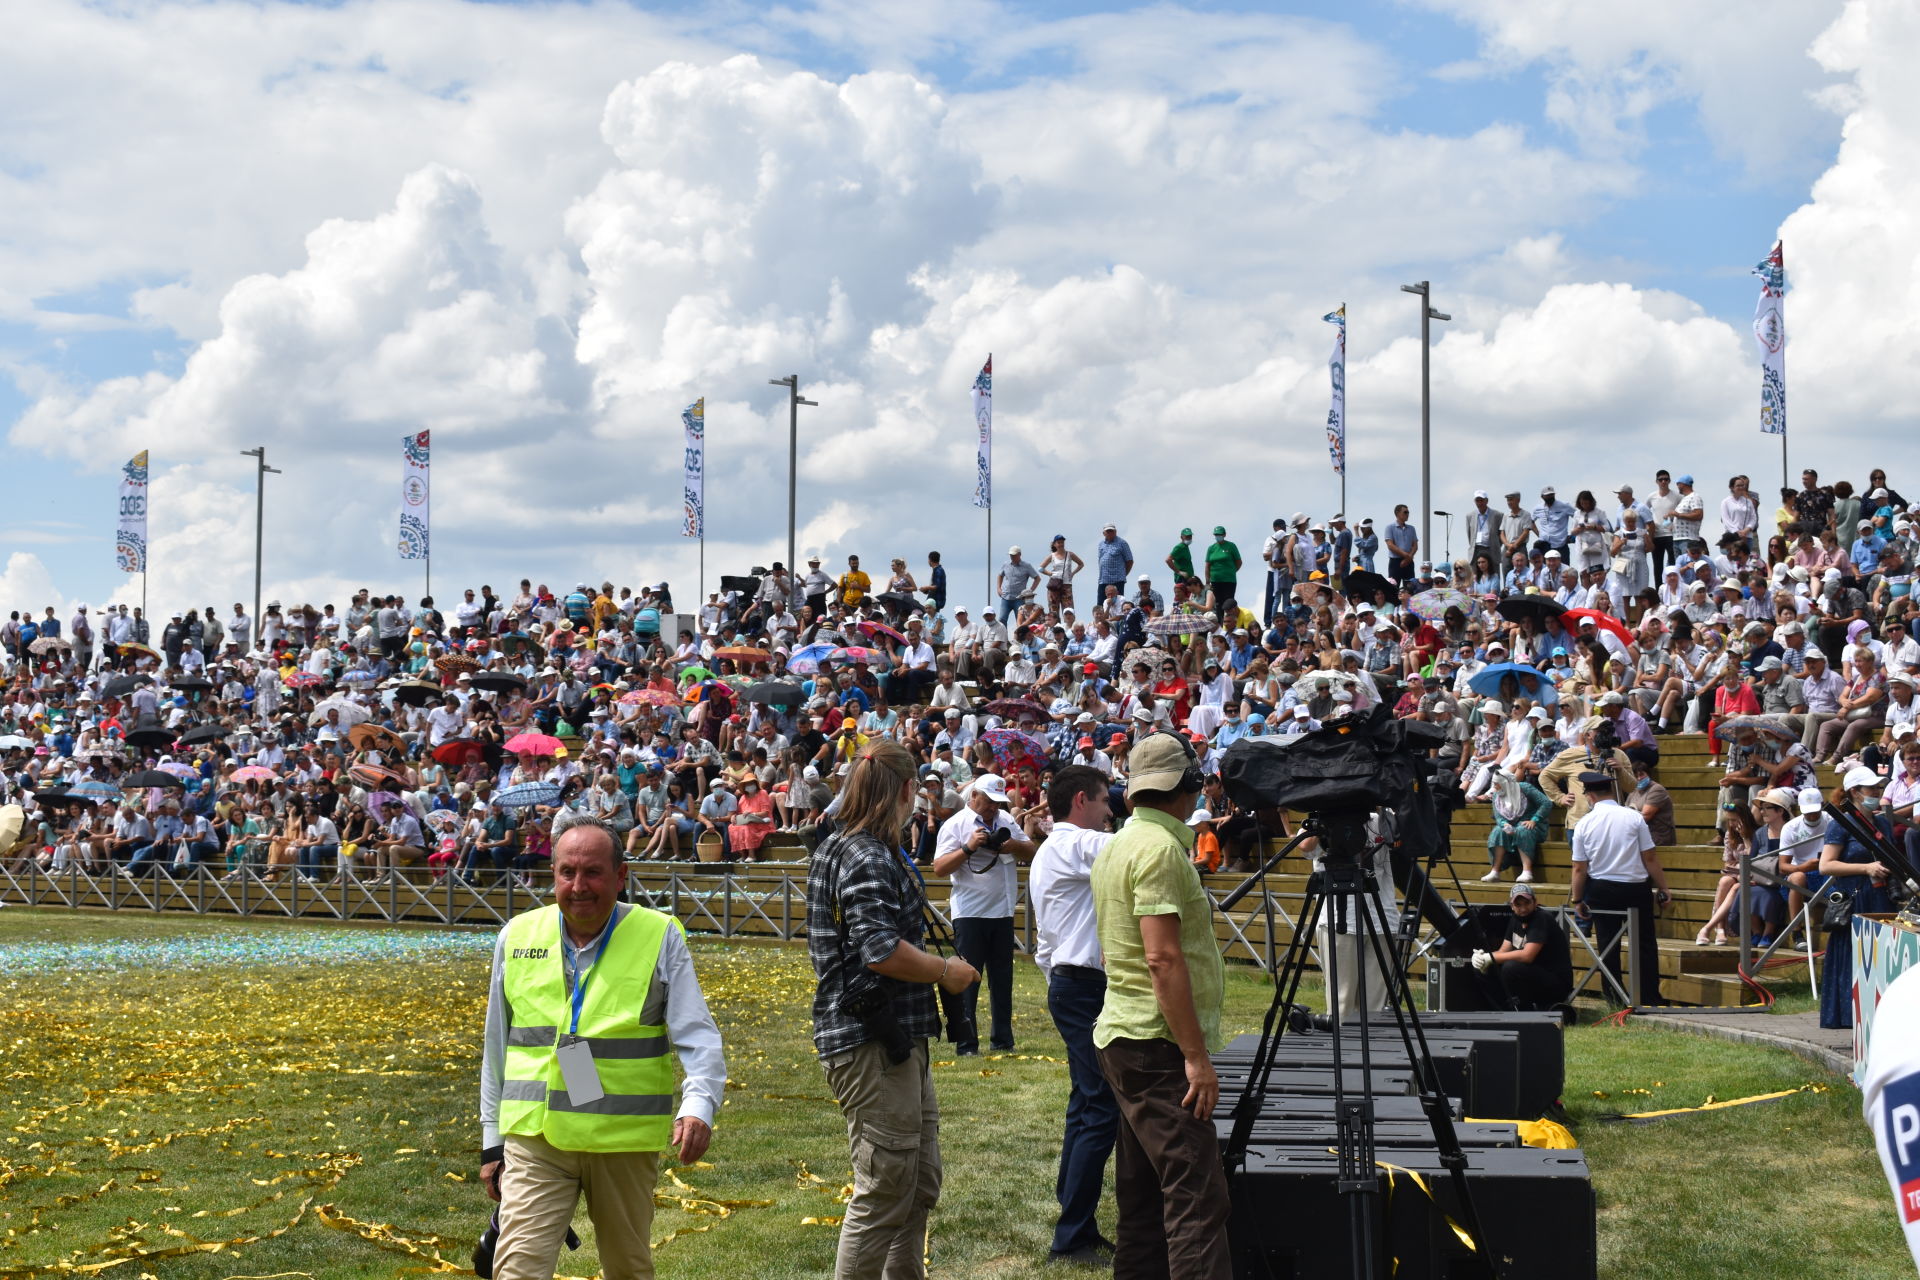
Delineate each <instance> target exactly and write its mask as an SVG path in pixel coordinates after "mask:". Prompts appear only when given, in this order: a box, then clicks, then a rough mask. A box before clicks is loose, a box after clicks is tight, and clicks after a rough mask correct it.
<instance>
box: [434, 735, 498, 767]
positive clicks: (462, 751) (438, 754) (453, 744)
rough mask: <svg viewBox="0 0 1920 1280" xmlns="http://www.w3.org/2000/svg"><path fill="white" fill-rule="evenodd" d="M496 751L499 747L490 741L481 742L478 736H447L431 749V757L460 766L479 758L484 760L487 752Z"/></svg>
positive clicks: (442, 762) (446, 763)
mask: <svg viewBox="0 0 1920 1280" xmlns="http://www.w3.org/2000/svg"><path fill="white" fill-rule="evenodd" d="M489 750H491V751H495V752H497V751H498V750H499V747H498V746H497V745H495V744H494V743H491V742H482V741H480V740H479V739H478V738H448V739H447V740H446V741H445V742H443V743H441V744H440V745H439V746H437V747H435V748H434V749H433V758H434V759H435V760H438V761H439V762H440V763H441V764H444V765H451V766H452V767H453V768H456V769H458V768H461V767H462V766H464V765H470V764H473V763H475V762H476V761H479V760H485V759H486V758H487V753H488V752H489Z"/></svg>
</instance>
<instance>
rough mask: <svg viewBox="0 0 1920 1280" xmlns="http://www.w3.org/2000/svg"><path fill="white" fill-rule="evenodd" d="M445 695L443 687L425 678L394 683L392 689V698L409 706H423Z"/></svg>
mask: <svg viewBox="0 0 1920 1280" xmlns="http://www.w3.org/2000/svg"><path fill="white" fill-rule="evenodd" d="M446 696H447V691H446V690H445V689H443V688H441V687H440V686H439V685H437V684H433V683H431V682H430V681H426V680H409V681H407V682H406V683H405V684H400V685H395V686H394V690H393V700H394V701H395V702H403V703H405V704H406V705H407V706H409V707H424V706H426V705H427V704H428V703H429V702H438V701H440V699H442V698H444V697H446Z"/></svg>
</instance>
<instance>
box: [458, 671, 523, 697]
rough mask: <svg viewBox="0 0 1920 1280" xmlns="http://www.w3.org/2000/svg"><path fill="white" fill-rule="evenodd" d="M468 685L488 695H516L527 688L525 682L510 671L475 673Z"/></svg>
mask: <svg viewBox="0 0 1920 1280" xmlns="http://www.w3.org/2000/svg"><path fill="white" fill-rule="evenodd" d="M469 683H470V684H472V685H473V687H474V688H476V689H484V690H486V691H487V692H488V693H516V692H518V691H519V690H521V689H524V688H526V687H527V682H526V681H525V680H522V679H521V678H520V677H519V676H517V675H514V674H513V673H512V672H511V671H476V672H474V673H473V676H472V678H471V680H470V681H469Z"/></svg>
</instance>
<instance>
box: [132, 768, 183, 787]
mask: <svg viewBox="0 0 1920 1280" xmlns="http://www.w3.org/2000/svg"><path fill="white" fill-rule="evenodd" d="M120 785H121V787H123V788H124V789H126V790H128V791H138V790H140V789H141V788H142V787H178V788H180V789H181V790H182V791H184V790H186V787H187V784H186V783H184V782H182V781H181V780H180V779H178V778H176V777H174V776H173V775H172V774H170V773H165V772H163V771H161V770H159V769H141V770H139V771H138V772H136V773H130V774H128V775H127V776H126V777H124V778H122V779H120Z"/></svg>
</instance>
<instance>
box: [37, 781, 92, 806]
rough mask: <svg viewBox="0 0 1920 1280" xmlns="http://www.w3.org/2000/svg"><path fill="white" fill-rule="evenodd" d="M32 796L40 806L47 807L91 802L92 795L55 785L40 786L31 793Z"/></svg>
mask: <svg viewBox="0 0 1920 1280" xmlns="http://www.w3.org/2000/svg"><path fill="white" fill-rule="evenodd" d="M33 798H34V799H35V800H36V801H38V802H39V803H40V804H41V805H42V806H44V807H49V808H51V807H54V806H57V805H63V804H91V803H93V800H92V797H90V796H82V795H75V794H74V793H73V792H71V791H69V790H67V788H65V787H62V786H57V785H56V786H51V787H43V788H41V789H40V790H38V791H36V792H34V793H33Z"/></svg>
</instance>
